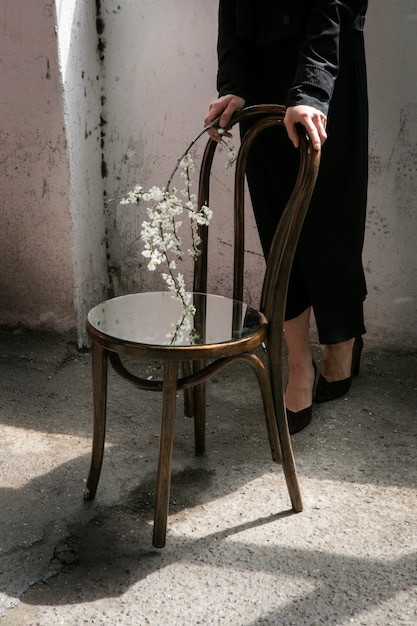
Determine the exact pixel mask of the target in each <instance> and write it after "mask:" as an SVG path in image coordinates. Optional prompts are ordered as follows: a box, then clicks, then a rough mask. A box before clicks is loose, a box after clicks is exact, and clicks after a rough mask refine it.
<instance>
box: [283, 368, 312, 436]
mask: <svg viewBox="0 0 417 626" xmlns="http://www.w3.org/2000/svg"><path fill="white" fill-rule="evenodd" d="M313 368H314V382H313V392H312V394H311V395H312V396H313V393H314V385H315V382H316V376H317V367H316V364H315V363H314V361H313ZM286 413H287V422H288V430H289V431H290V435H294V434H295V433H298V432H300V430H303V428H305V427H306V426H308V425H309V423H310V422H311V419H312V417H313V403H311V405H310V406H308V407H306V408H305V409H301V411H291V410H290V409H286Z"/></svg>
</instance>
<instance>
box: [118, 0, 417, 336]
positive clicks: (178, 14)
mask: <svg viewBox="0 0 417 626" xmlns="http://www.w3.org/2000/svg"><path fill="white" fill-rule="evenodd" d="M106 7H108V17H110V15H111V14H112V15H113V17H112V19H111V20H109V22H108V23H109V29H108V33H107V34H108V39H107V50H106V95H107V101H106V103H107V111H106V115H107V116H108V119H109V120H111V124H110V129H109V134H108V137H107V139H108V143H107V144H106V150H107V158H108V164H109V172H110V174H109V177H108V181H107V185H108V192H109V195H110V196H117V195H119V194H120V193H123V192H124V190H125V189H126V188H130V186H132V185H133V184H134V183H136V182H140V183H142V184H143V185H144V186H145V187H148V186H150V185H153V184H157V185H162V184H164V183H165V181H166V178H167V176H168V174H169V173H170V171H171V169H172V166H173V164H174V163H175V162H176V159H177V157H178V156H179V153H180V152H181V150H182V148H183V147H184V146H185V145H186V143H187V141H188V140H189V139H191V138H192V137H193V135H194V134H195V133H196V132H197V131H198V130H199V129H200V128H201V124H202V118H203V115H204V112H205V110H206V107H207V103H208V102H209V101H210V99H211V98H212V97H214V95H215V92H214V89H215V72H216V59H215V41H216V13H217V3H212V4H210V5H208V3H207V2H204V1H203V0H197V1H196V2H194V3H193V4H192V8H190V6H189V4H188V3H184V2H179V3H176V4H175V7H174V6H173V5H172V3H169V2H168V0H164V1H163V2H160V3H158V5H156V4H155V3H153V2H152V1H151V0H148V1H147V2H146V1H145V2H142V3H141V4H140V6H138V5H137V3H135V2H127V3H125V4H124V5H123V8H122V9H120V8H118V3H117V2H112V1H111V0H110V1H109V2H106ZM161 15H163V16H164V19H161ZM416 19H417V15H416V12H415V6H414V3H413V2H404V0H398V1H397V2H389V1H388V0H380V2H379V3H378V6H376V5H373V4H372V3H371V7H370V10H369V16H368V21H367V28H366V42H367V54H368V69H369V87H370V155H371V158H370V188H369V216H368V223H367V236H366V244H365V250H364V264H365V268H366V274H367V281H368V290H369V295H368V299H367V301H366V316H367V327H368V341H371V342H374V343H377V344H379V345H387V346H390V345H393V346H395V345H396V346H401V347H403V348H410V347H414V346H415V343H416V339H417V281H416V279H415V277H416V273H417V260H416V258H417V257H416V255H415V244H414V237H415V233H416V231H417V211H416V203H417V199H416V194H415V187H416V184H417V182H416V176H417V174H416V158H417V153H416V150H415V145H416V141H415V139H416V133H417V107H416V104H415V100H416V87H415V84H414V83H413V81H410V80H405V79H406V77H407V76H409V75H413V74H414V73H415V69H416V68H415V65H416V63H417V61H416V57H415V54H414V52H413V49H414V48H413V47H414V38H415V23H416ZM413 68H414V71H413ZM197 154H198V151H197ZM219 161H220V164H219V167H218V170H217V173H216V174H215V177H214V184H215V186H217V187H218V191H217V192H216V193H215V194H214V195H213V196H212V198H211V206H212V208H213V209H214V210H215V211H216V213H217V216H219V214H220V217H218V221H215V222H214V226H213V232H212V237H211V243H212V247H213V249H214V259H215V262H214V267H213V270H214V273H215V274H216V275H217V276H218V278H217V279H216V281H215V283H214V285H213V287H214V289H216V290H217V291H218V292H219V293H223V292H224V291H225V290H226V287H227V279H228V275H229V274H230V264H229V262H228V261H227V260H226V255H227V253H228V251H229V249H230V245H231V228H232V225H231V215H230V210H229V209H228V208H227V203H226V201H225V197H226V194H230V186H231V185H230V178H227V177H225V175H224V172H223V170H222V168H223V165H222V164H221V157H220V159H219ZM109 212H110V216H111V222H110V223H109V232H110V250H111V257H112V262H113V269H114V274H113V284H114V288H115V290H116V292H118V293H124V292H126V291H132V290H135V289H144V288H153V286H154V285H155V280H154V278H153V277H152V276H151V277H150V276H149V274H147V273H146V271H145V270H144V269H143V265H142V261H141V257H140V246H139V245H138V237H139V231H140V223H141V221H142V219H143V217H144V213H143V210H142V211H138V210H137V209H136V208H128V209H126V207H119V206H117V203H113V204H111V205H110V206H109ZM249 220H250V222H249V228H248V235H247V237H248V239H247V249H248V252H249V254H248V266H247V273H248V276H249V280H248V284H249V286H250V287H249V292H248V293H247V297H248V298H249V300H251V301H252V302H256V301H257V297H258V288H259V282H260V279H259V277H260V276H261V273H262V271H263V260H262V256H261V253H260V246H259V242H258V237H257V234H256V229H255V227H254V224H253V221H251V216H250V215H249Z"/></svg>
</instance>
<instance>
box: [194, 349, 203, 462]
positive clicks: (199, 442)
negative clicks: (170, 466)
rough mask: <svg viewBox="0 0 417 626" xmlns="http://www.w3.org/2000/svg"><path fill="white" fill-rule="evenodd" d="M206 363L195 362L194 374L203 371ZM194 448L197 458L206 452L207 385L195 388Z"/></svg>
mask: <svg viewBox="0 0 417 626" xmlns="http://www.w3.org/2000/svg"><path fill="white" fill-rule="evenodd" d="M203 367H204V361H196V362H194V372H198V371H199V370H201V369H203ZM194 446H195V453H196V455H197V456H203V455H204V454H205V451H206V384H205V383H200V384H199V385H196V386H195V387H194Z"/></svg>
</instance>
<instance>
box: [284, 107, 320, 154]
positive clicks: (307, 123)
mask: <svg viewBox="0 0 417 626" xmlns="http://www.w3.org/2000/svg"><path fill="white" fill-rule="evenodd" d="M297 123H300V124H302V125H303V126H304V128H305V129H306V131H307V134H308V136H309V137H310V139H311V143H312V144H313V148H314V149H315V150H320V148H321V146H322V144H323V143H324V142H325V141H326V139H327V133H326V124H327V117H326V116H325V115H324V113H322V112H321V111H319V110H318V109H315V108H314V107H310V106H306V105H302V104H300V105H297V106H294V107H288V108H287V110H286V113H285V119H284V124H285V128H286V129H287V133H288V137H289V138H290V139H291V141H292V142H293V144H294V146H295V147H296V148H298V146H299V143H300V138H299V136H298V132H297V128H296V124H297Z"/></svg>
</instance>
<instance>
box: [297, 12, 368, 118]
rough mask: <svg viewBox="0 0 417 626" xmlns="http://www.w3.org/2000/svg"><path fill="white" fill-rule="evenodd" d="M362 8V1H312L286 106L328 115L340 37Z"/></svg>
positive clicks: (336, 70) (335, 75)
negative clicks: (315, 110)
mask: <svg viewBox="0 0 417 626" xmlns="http://www.w3.org/2000/svg"><path fill="white" fill-rule="evenodd" d="M364 4H366V3H364V2H361V0H312V3H311V11H310V15H309V19H308V22H307V28H306V36H305V39H304V43H303V44H302V46H301V49H300V55H299V62H298V66H297V72H296V75H295V78H294V83H293V86H292V87H291V89H290V90H289V92H288V97H287V102H286V104H287V106H295V105H297V104H307V105H310V106H314V107H315V108H317V109H319V110H320V111H322V112H323V113H325V114H326V115H327V112H328V108H329V103H330V100H331V97H332V94H333V88H334V84H335V81H336V78H337V74H338V70H339V38H340V33H341V31H342V30H344V29H348V28H350V27H351V25H352V24H353V23H354V21H355V18H356V17H357V16H358V15H359V14H360V12H361V5H364ZM365 11H366V8H365Z"/></svg>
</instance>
